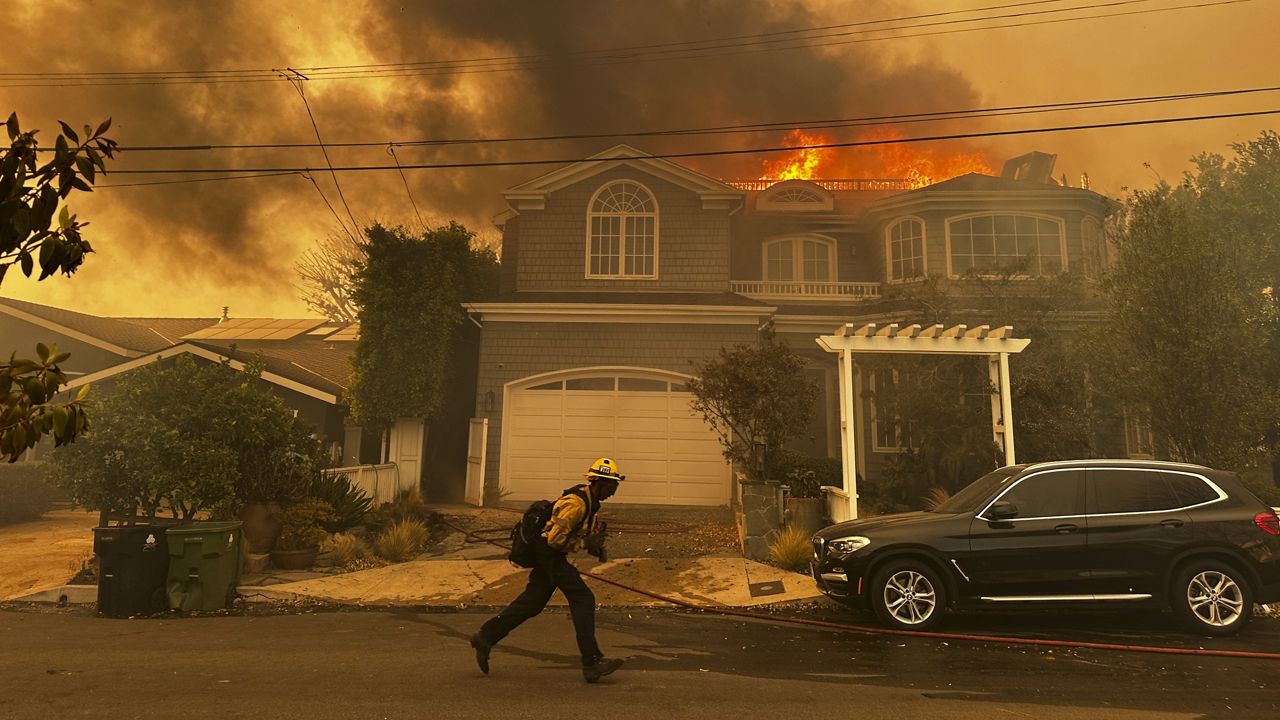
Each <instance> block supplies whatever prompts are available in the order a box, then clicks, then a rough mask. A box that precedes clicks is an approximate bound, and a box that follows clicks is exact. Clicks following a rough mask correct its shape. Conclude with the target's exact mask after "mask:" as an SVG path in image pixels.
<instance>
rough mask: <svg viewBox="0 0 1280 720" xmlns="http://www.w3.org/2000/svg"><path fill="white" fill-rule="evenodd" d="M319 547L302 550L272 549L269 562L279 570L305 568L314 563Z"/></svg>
mask: <svg viewBox="0 0 1280 720" xmlns="http://www.w3.org/2000/svg"><path fill="white" fill-rule="evenodd" d="M319 554H320V548H318V547H313V548H306V549H304V550H272V551H271V564H272V565H275V566H276V567H277V568H279V569H280V570H306V569H308V568H310V567H311V566H312V565H315V563H316V556H317V555H319Z"/></svg>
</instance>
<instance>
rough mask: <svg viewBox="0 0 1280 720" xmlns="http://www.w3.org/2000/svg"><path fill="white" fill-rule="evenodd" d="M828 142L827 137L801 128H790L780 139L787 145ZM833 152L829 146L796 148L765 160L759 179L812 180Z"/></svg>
mask: <svg viewBox="0 0 1280 720" xmlns="http://www.w3.org/2000/svg"><path fill="white" fill-rule="evenodd" d="M826 142H830V141H829V140H828V139H827V138H825V137H823V136H821V135H818V134H810V133H807V132H805V131H803V130H792V131H791V132H789V133H787V137H786V139H784V140H783V141H782V143H783V145H785V146H787V147H802V146H805V145H821V144H823V143H826ZM834 154H835V153H834V152H833V151H832V150H831V149H830V148H812V149H802V150H796V151H795V152H794V153H787V154H786V155H784V156H782V157H780V158H774V159H772V160H766V161H765V163H764V175H762V176H761V177H760V179H761V180H814V179H816V178H818V177H819V175H818V169H819V168H821V167H822V166H824V165H827V164H828V163H829V161H830V160H831V157H832V156H833V155H834Z"/></svg>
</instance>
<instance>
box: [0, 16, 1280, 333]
mask: <svg viewBox="0 0 1280 720" xmlns="http://www.w3.org/2000/svg"><path fill="white" fill-rule="evenodd" d="M1007 1H1009V2H1012V0H1007ZM1097 1H1098V0H1074V2H1072V3H1065V4H1062V3H1059V5H1061V6H1062V7H1070V6H1081V5H1088V4H1093V3H1096V2H1097ZM996 4H1002V3H1000V2H986V3H984V2H978V1H977V0H971V1H970V2H958V1H956V0H945V1H930V2H924V1H923V0H921V1H919V2H882V1H874V0H872V1H866V2H857V3H851V2H835V1H831V2H812V3H798V2H781V1H777V2H757V3H750V4H748V3H743V2H740V1H739V0H700V1H698V2H692V1H689V0H654V1H649V2H625V3H624V2H597V1H594V0H591V1H588V0H579V1H574V2H557V3H529V2H522V1H517V0H510V1H509V2H499V1H496V0H476V1H472V2H465V3H462V2H452V1H451V0H440V1H439V2H411V3H382V2H374V1H368V2H316V1H314V0H312V1H308V2H259V1H258V0H243V1H241V2H230V1H227V2H206V3H168V2H137V1H136V0H104V1H92V2H91V1H84V2H39V3H34V2H31V3H11V4H10V5H8V6H7V7H6V9H5V12H4V14H3V15H2V16H0V37H3V38H5V42H4V45H5V47H6V50H5V63H4V64H5V70H6V71H8V72H23V73H73V72H74V73H93V72H109V71H196V70H213V69H217V70H238V69H269V68H282V67H317V66H329V67H331V66H341V65H370V64H384V63H406V62H417V61H438V60H455V59H475V58H498V57H509V56H528V55H535V56H539V57H540V58H543V60H542V61H541V62H539V63H538V64H537V65H536V67H531V68H528V67H526V68H523V69H519V70H514V71H500V72H496V71H489V70H485V71H481V72H467V73H435V74H431V75H416V76H400V77H375V78H369V77H361V78H359V79H345V80H336V79H330V80H318V79H317V80H312V81H309V82H307V83H305V84H304V85H305V93H306V97H307V100H308V102H309V103H310V106H311V110H312V111H313V112H314V114H315V119H316V122H317V124H318V126H319V128H320V130H321V132H322V133H323V136H324V139H325V140H326V141H327V142H384V141H405V140H415V139H457V138H477V137H481V138H508V137H514V136H530V135H532V136H539V135H576V134H592V133H606V132H628V131H642V130H668V129H679V128H690V127H704V126H717V125H733V124H748V123H765V122H793V121H795V122H799V121H803V120H817V119H829V118H848V117H865V116H876V115H888V114H899V113H912V112H930V111H941V110H954V109H963V108H978V107H991V106H1006V105H1023V104H1037V103H1048V102H1061V101H1079V100H1096V99H1103V98H1118V97H1130V96H1147V95H1162V94H1177V93H1185V92H1205V91H1215V90H1225V89H1235V88H1246V87H1260V86H1265V85H1268V84H1275V82H1274V81H1275V77H1274V69H1275V68H1276V67H1280V49H1278V48H1280V44H1277V43H1275V42H1274V41H1273V38H1272V37H1271V35H1272V33H1273V30H1272V29H1273V28H1275V27H1277V25H1278V24H1280V9H1278V8H1277V4H1276V3H1274V2H1271V0H1253V1H1250V2H1238V3H1235V4H1228V5H1220V6H1216V7H1207V8H1200V9H1187V10H1181V11H1172V12H1159V13H1146V14H1132V15H1122V16H1114V17H1107V18H1097V19H1092V20H1083V21H1077V22H1061V23H1048V24H1041V25H1025V24H1024V25H1022V26H1020V27H1008V28H1003V29H995V30H986V31H981V32H965V33H947V34H931V35H926V36H920V37H906V38H897V39H887V40H876V41H867V42H856V43H842V44H825V45H823V44H820V43H813V44H810V45H809V46H806V47H799V48H795V49H787V50H777V51H771V52H761V51H758V50H752V51H745V52H733V51H731V50H732V49H731V50H730V51H725V52H721V53H718V54H715V55H714V56H712V57H699V58H696V59H678V60H662V61H656V62H630V63H626V62H618V63H598V62H588V63H584V62H581V61H578V60H576V59H575V56H574V53H578V52H582V51H587V50H598V49H602V48H620V47H634V46H642V45H652V44H657V43H678V42H686V41H695V40H705V39H710V38H729V37H740V36H750V35H758V34H762V33H776V32H780V31H789V30H796V29H800V28H812V27H819V26H829V25H836V24H844V23H855V22H861V21H867V20H877V19H884V18H896V17H904V16H910V15H922V14H928V13H939V12H946V11H949V10H964V9H973V8H979V7H984V6H991V5H996ZM1180 4H1190V0H1171V1H1168V2H1166V1H1165V0H1160V1H1159V2H1155V1H1151V2H1132V3H1130V4H1128V5H1122V6H1117V7H1116V8H1115V9H1114V10H1111V11H1108V12H1116V13H1118V12H1138V11H1145V10H1149V9H1154V8H1158V7H1169V6H1177V5H1180ZM1024 5H1026V6H1024V7H1020V8H1016V9H1010V10H1008V11H1006V12H1007V13H1009V14H1013V13H1016V12H1028V11H1037V10H1043V9H1049V8H1050V7H1052V6H1053V4H1052V3H1041V4H1038V5H1030V4H1024ZM1101 12H1103V11H1102V10H1098V11H1095V14H1098V13H1101ZM981 14H986V15H990V14H993V11H987V12H985V13H980V14H979V15H981ZM1076 14H1080V13H1076ZM1037 17H1044V18H1050V17H1054V16H1052V15H1048V16H1037ZM943 19H945V18H943ZM917 22H927V21H925V20H921V21H917ZM998 22H999V23H1000V24H1006V23H1007V24H1017V23H1018V22H1019V21H1018V20H1017V19H1014V18H1011V19H1008V20H1003V21H998ZM985 24H988V25H990V24H997V22H987V23H985ZM53 27H56V28H61V29H63V30H62V31H59V32H58V33H50V32H49V31H48V30H49V28H53ZM955 27H956V26H938V27H936V28H933V30H950V29H954V28H955ZM903 34H909V33H908V32H905V31H899V32H896V33H894V32H890V33H881V34H880V35H878V36H874V37H885V36H890V35H903ZM865 37H867V38H870V37H873V36H870V35H868V36H865ZM37 39H38V41H37ZM793 45H794V43H793ZM0 84H2V83H0ZM11 84H12V83H11ZM39 84H45V85H54V86H46V87H12V86H10V87H0V110H3V111H4V112H5V114H6V115H7V114H8V112H10V111H16V112H17V113H18V115H19V117H20V118H21V120H22V123H23V125H24V126H27V127H38V128H41V129H43V134H44V137H45V138H46V139H47V140H51V139H52V136H53V135H54V134H55V133H54V132H53V131H54V129H55V128H56V127H57V125H56V121H57V120H66V121H67V122H69V123H70V124H71V125H72V126H73V127H78V126H80V125H83V124H86V123H92V124H96V123H97V122H99V121H100V120H102V119H103V118H105V117H108V116H110V117H112V118H113V119H114V125H113V128H112V132H111V134H112V136H113V137H115V139H117V140H118V141H119V142H120V143H121V145H124V146H131V145H132V146H138V145H189V144H237V143H240V144H243V143H257V144H261V143H309V142H314V139H315V138H314V135H313V130H312V127H311V124H310V121H309V120H308V117H307V112H306V108H305V107H304V105H303V102H302V100H301V98H300V97H299V96H298V94H297V92H296V91H295V90H294V88H293V87H292V86H291V85H290V84H289V83H287V82H283V81H272V82H255V83H230V82H228V83H218V84H202V83H181V84H144V85H114V86H103V85H92V86H83V85H69V84H68V83H58V82H56V81H50V82H49V83H39ZM1270 108H1280V93H1275V94H1258V95H1251V96H1245V97H1238V98H1234V99H1222V98H1217V99H1203V100H1195V101H1186V102H1178V103H1169V104H1159V105H1145V106H1131V107H1123V108H1112V109H1107V110H1102V111H1088V112H1084V111H1072V112H1058V113H1045V114H1038V115H1022V116H1012V117H1005V118H987V119H982V120H966V121H954V120H953V121H947V122H935V123H928V124H920V125H907V126H895V127H894V128H872V129H867V128H854V129H832V130H824V131H822V132H823V135H824V136H826V137H830V138H832V139H834V140H835V141H837V142H838V141H843V140H849V139H855V138H858V137H866V136H870V135H868V134H869V133H876V132H879V133H885V132H895V131H896V132H900V133H902V134H905V135H908V136H911V135H924V134H942V133H960V132H984V131H992V130H1003V129H1013V128H1019V127H1033V126H1047V125H1070V124H1077V123H1084V122H1109V121H1123V120H1130V119H1138V118H1146V117H1167V116H1175V115H1196V114H1208V113H1222V112H1236V111H1247V110H1260V109H1270ZM1277 125H1280V119H1276V118H1267V117H1262V118H1251V119H1242V120H1230V121H1212V122H1203V123H1194V124H1183V125H1167V126H1148V127H1137V128H1125V129H1110V130H1093V131H1087V132H1080V133H1073V134H1067V133H1060V134H1047V135H1033V136H1021V137H1003V138H990V139H974V140H965V141H953V142H950V143H934V144H929V145H919V146H914V147H913V148H912V151H913V152H916V153H920V154H923V155H925V156H928V157H931V158H934V161H935V162H937V163H943V162H945V161H946V160H947V159H948V158H951V157H955V156H962V157H968V158H973V159H975V162H976V163H987V164H988V165H989V166H990V167H992V168H993V169H994V170H996V171H998V170H999V167H1000V163H1001V162H1002V161H1003V160H1004V159H1005V158H1007V157H1010V156H1012V155H1017V154H1021V153H1023V152H1026V151H1028V150H1033V149H1035V150H1043V151H1046V152H1051V153H1056V154H1057V155H1058V169H1057V173H1056V174H1065V175H1066V176H1067V178H1068V179H1069V181H1070V182H1071V184H1073V185H1074V184H1076V183H1077V182H1078V178H1079V176H1080V174H1081V173H1083V172H1087V173H1088V174H1089V176H1090V178H1091V179H1092V183H1093V188H1094V189H1097V190H1100V191H1102V192H1105V193H1107V194H1110V195H1114V196H1119V195H1121V194H1122V193H1123V192H1124V189H1125V188H1131V187H1143V186H1148V185H1150V184H1152V183H1154V182H1156V181H1157V178H1158V177H1162V178H1164V179H1166V180H1170V179H1176V178H1177V177H1178V176H1179V174H1180V173H1181V172H1183V171H1184V170H1185V169H1186V168H1187V167H1188V160H1189V158H1190V157H1191V156H1193V155H1195V154H1197V153H1201V152H1221V153H1226V152H1229V147H1228V146H1229V144H1230V143H1232V142H1237V141H1242V140H1246V139H1249V138H1252V137H1255V136H1257V135H1258V133H1260V132H1261V131H1263V130H1264V129H1268V128H1274V127H1276V126H1277ZM785 134H786V133H785V131H784V130H779V131H772V132H752V133H747V134H732V135H727V134H726V135H711V136H685V137H670V136H667V137H657V138H653V137H651V138H635V139H628V140H627V142H629V143H631V144H633V145H635V146H637V147H639V148H641V149H643V150H647V151H649V152H655V153H661V152H686V151H699V150H715V149H731V148H735V147H759V146H768V145H778V144H781V142H782V141H783V138H784V137H785ZM878 136H879V137H883V136H884V135H878ZM614 142H617V140H611V139H578V140H566V141H538V142H518V143H515V142H513V143H497V144H483V145H465V146H428V147H401V148H398V149H397V155H398V158H399V160H400V162H402V163H405V164H413V163H435V162H471V161H495V160H513V159H530V158H557V157H582V156H585V155H589V154H591V153H594V152H598V151H600V150H602V149H604V148H606V147H608V146H610V145H612V144H613V143H614ZM834 154H835V159H834V161H833V163H834V165H833V167H835V168H838V171H839V173H840V174H842V175H846V176H847V175H849V174H852V173H857V172H863V171H869V170H868V169H867V168H866V165H865V163H861V162H859V161H858V157H859V156H858V155H857V154H856V153H854V152H853V151H839V150H837V151H834ZM330 157H331V158H332V160H333V162H334V163H335V164H338V165H384V164H389V163H390V161H391V157H390V156H389V155H388V154H387V152H386V147H385V146H374V147H367V148H334V149H332V150H331V151H330ZM864 157H870V156H869V155H865V154H864ZM876 157H879V158H881V159H882V160H883V159H886V158H892V157H894V156H893V155H892V153H889V154H884V153H882V154H880V155H877V156H876ZM772 159H774V158H773V157H765V156H733V157H725V158H704V159H697V160H689V161H686V162H687V164H688V165H690V166H691V167H694V168H695V169H698V170H700V171H703V172H706V173H708V174H712V175H715V176H718V177H723V178H752V177H759V176H760V175H761V170H762V167H764V164H765V163H766V162H767V161H769V160H772ZM323 163H324V158H323V156H322V155H321V153H320V151H319V150H318V149H316V148H296V149H258V150H207V151H196V152H172V151H171V152H127V153H124V154H122V155H121V156H120V157H119V159H118V160H117V162H116V163H115V164H114V165H113V166H112V167H115V168H117V169H143V168H174V167H281V166H310V167H316V166H321V165H322V164H323ZM548 169H550V168H547V167H524V168H521V167H516V168H475V169H455V170H409V171H406V173H405V177H406V180H407V184H408V186H409V187H408V191H409V193H412V196H413V199H414V200H415V201H416V202H417V204H418V207H419V210H420V212H421V215H422V216H423V219H424V221H426V222H427V223H441V222H444V221H447V220H449V219H456V220H459V221H460V222H462V223H464V224H466V225H467V226H468V227H472V228H474V229H476V230H478V231H480V232H482V233H487V234H493V233H494V230H493V228H492V226H491V224H490V218H491V217H492V216H493V215H495V214H496V213H498V212H500V211H502V210H503V209H504V203H503V200H502V197H501V191H502V190H503V189H504V188H506V187H509V186H511V185H514V184H516V183H519V182H521V181H523V180H526V179H528V178H530V177H533V176H536V175H538V174H540V173H541V172H544V171H546V170H548ZM189 177H190V176H186V177H182V178H179V177H173V176H141V175H119V174H118V175H110V176H108V177H107V178H106V179H105V180H103V181H102V182H103V183H138V182H154V181H158V180H172V179H189ZM314 178H315V181H316V183H317V184H318V186H319V189H320V190H321V191H323V194H324V196H325V197H327V199H328V200H329V202H331V203H332V204H333V205H334V208H335V209H336V211H337V212H338V213H340V214H341V215H342V216H343V217H344V218H345V217H346V211H345V210H344V208H343V204H342V202H341V201H340V199H339V196H338V193H337V190H336V188H335V187H334V185H333V181H332V179H331V178H329V177H328V176H327V175H325V174H316V175H315V176H314ZM340 180H341V183H342V190H343V194H344V195H345V198H346V201H347V205H349V206H350V208H351V212H352V214H353V215H354V216H355V218H356V219H357V221H358V222H360V223H362V224H367V223H369V222H372V221H381V222H383V223H389V224H404V225H406V226H409V227H415V226H416V225H417V222H418V221H417V218H416V216H415V214H414V211H413V208H412V206H411V204H410V201H409V194H408V193H406V188H405V184H404V182H402V180H401V178H400V176H399V174H397V173H396V172H395V171H394V170H391V171H380V172H367V173H365V172H362V173H348V174H345V175H342V176H340ZM72 209H73V210H74V211H75V212H77V213H79V214H80V216H81V218H82V219H87V220H88V221H90V222H91V225H90V227H89V228H88V230H87V232H88V236H89V238H90V240H91V242H92V243H93V244H94V246H95V248H96V249H97V252H96V253H95V254H94V255H92V256H90V257H89V259H88V260H87V261H86V263H85V265H84V267H83V268H82V269H81V270H80V271H79V272H78V273H77V274H76V275H75V276H73V277H71V278H64V277H56V278H51V279H49V280H46V281H44V282H42V283H36V282H34V281H29V280H26V279H25V278H22V277H21V276H20V275H19V276H15V274H14V273H10V274H9V277H8V278H7V279H6V281H5V284H4V286H3V288H2V289H0V293H3V294H4V295H7V296H12V297H18V298H23V299H29V300H33V301H35V302H43V303H48V304H53V305H59V306H63V307H68V308H71V309H76V310H81V311H85V312H91V313H99V314H111V315H199V316H210V315H215V314H217V313H219V312H220V311H221V308H222V307H223V306H224V305H227V306H230V307H231V311H232V314H233V315H237V316H242V317H244V316H282V317H287V316H301V315H306V314H307V313H306V311H305V309H304V307H303V305H302V303H301V302H300V301H299V300H298V293H297V290H296V287H295V285H296V280H295V277H294V271H293V266H294V263H295V262H296V261H297V259H298V257H299V255H300V254H301V253H302V252H304V251H305V250H306V249H307V248H308V247H310V246H311V245H313V244H314V243H315V242H317V241H318V240H320V239H321V238H323V237H324V236H325V235H326V234H327V233H329V232H333V231H334V230H335V228H336V221H335V220H334V216H333V214H332V213H331V212H330V210H329V208H328V207H326V204H325V202H324V200H323V199H322V197H321V195H320V193H319V192H318V191H317V189H316V187H314V186H313V185H312V184H311V183H310V182H309V181H307V180H305V179H303V178H301V177H298V176H293V175H289V176H282V177H271V178H262V179H256V180H236V181H225V182H206V183H198V184H178V185H149V186H137V187H118V188H102V189H99V190H98V191H96V192H94V193H92V195H84V196H82V195H75V196H73V199H72Z"/></svg>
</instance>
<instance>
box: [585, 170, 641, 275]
mask: <svg viewBox="0 0 1280 720" xmlns="http://www.w3.org/2000/svg"><path fill="white" fill-rule="evenodd" d="M587 222H588V230H589V232H590V237H589V239H588V242H587V276H588V277H599V278H627V277H637V278H652V277H656V276H657V274H658V273H657V267H658V261H657V254H658V253H657V251H658V206H657V203H655V202H654V199H653V195H652V194H651V193H650V192H649V191H648V190H646V189H645V188H644V187H643V186H641V185H640V184H638V183H634V182H631V181H628V180H621V181H618V182H615V183H611V184H609V185H606V186H605V187H603V188H601V189H600V191H599V192H597V193H596V196H595V199H594V200H592V203H591V210H590V212H589V213H588V216H587Z"/></svg>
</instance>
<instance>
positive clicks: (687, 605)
mask: <svg viewBox="0 0 1280 720" xmlns="http://www.w3.org/2000/svg"><path fill="white" fill-rule="evenodd" d="M443 522H444V524H445V525H447V526H448V527H450V528H452V529H453V530H455V531H457V532H460V533H463V534H464V535H466V536H467V537H468V538H476V539H477V540H478V541H480V542H487V543H489V544H491V545H496V546H497V547H500V548H502V549H504V550H510V547H508V546H507V545H505V544H504V543H501V542H499V541H497V540H493V539H490V538H485V537H481V536H479V535H477V534H476V533H473V532H472V531H470V530H464V529H462V528H460V527H458V526H456V525H454V524H453V523H450V522H449V521H447V520H444V521H443ZM483 532H489V530H487V529H486V530H484V531H483ZM583 577H585V578H587V579H588V580H593V581H595V582H599V583H604V584H606V585H612V586H614V587H616V588H620V589H622V590H626V591H628V592H631V593H635V594H637V595H643V596H644V597H647V598H650V599H653V600H657V601H659V602H664V603H667V604H669V605H674V606H676V607H680V608H684V609H686V610H694V611H697V612H702V613H712V614H715V615H723V616H727V617H739V618H746V619H749V620H765V621H768V622H779V623H786V624H789V625H803V626H807V627H818V628H826V629H828V630H839V631H841V632H851V633H861V634H865V635H891V636H898V637H919V638H930V639H935V640H960V641H967V642H975V643H996V644H1003V645H1032V646H1038V647H1060V648H1074V649H1082V650H1107V651H1112V652H1134V653H1151V654H1157V655H1195V656H1199V657H1221V658H1244V659H1249V660H1280V652H1255V651H1249V650H1217V649H1210V648H1177V647H1166V646H1160V645H1128V644H1123V643H1102V642H1085V641H1081V640H1052V639H1040V638H1023V637H1008V636H1002V635H981V634H972V633H946V632H933V631H929V630H897V629H893V628H882V627H872V626H868V625H855V624H852V623H839V622H831V621H829V620H814V619H810V618H801V617H793V616H788V615H771V614H765V613H759V612H752V611H750V610H739V609H736V608H728V607H716V606H712V605H701V604H699V603H695V602H689V601H688V600H682V599H680V598H676V597H670V596H668V595H662V594H659V593H655V592H650V591H649V590H644V589H642V588H638V587H634V586H631V585H627V584H626V583H621V582H618V581H617V580H611V579H609V578H606V577H603V576H600V575H593V574H591V573H584V574H583Z"/></svg>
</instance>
